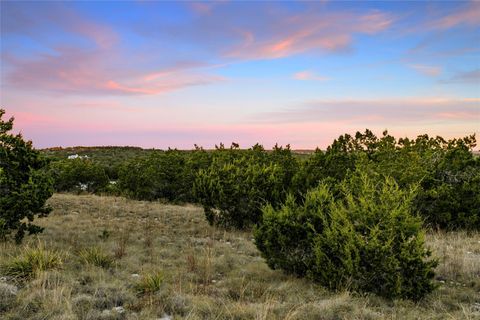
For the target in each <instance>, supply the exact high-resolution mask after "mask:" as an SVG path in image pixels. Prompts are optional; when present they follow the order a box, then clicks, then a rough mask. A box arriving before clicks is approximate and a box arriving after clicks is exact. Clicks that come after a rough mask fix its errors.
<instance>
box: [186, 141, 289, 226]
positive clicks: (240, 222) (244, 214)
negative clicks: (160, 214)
mask: <svg viewBox="0 0 480 320" xmlns="http://www.w3.org/2000/svg"><path fill="white" fill-rule="evenodd" d="M296 168H297V164H296V160H295V158H294V157H293V156H292V153H291V151H290V148H289V147H287V148H282V147H278V146H275V148H274V149H273V151H271V152H267V151H265V150H264V149H263V147H262V146H260V145H255V146H253V147H252V148H251V149H249V150H247V151H245V152H240V150H238V149H237V148H235V147H233V146H232V147H231V148H230V149H225V148H223V147H221V148H218V149H217V151H216V152H215V153H214V154H213V160H212V163H211V165H210V166H209V167H208V168H206V169H202V170H200V171H199V172H198V174H197V178H196V180H195V184H194V194H195V196H196V199H197V200H198V202H199V203H200V204H202V205H203V207H204V209H205V215H206V217H207V220H208V221H209V222H210V224H217V225H221V226H224V227H234V228H240V229H243V228H248V227H250V226H252V225H253V224H255V223H257V222H258V221H259V220H260V217H261V207H262V206H263V205H264V204H266V203H270V204H272V205H275V204H278V203H280V202H282V201H283V200H284V199H285V197H286V194H287V191H288V190H289V189H290V188H291V181H292V178H293V176H294V174H295V171H296Z"/></svg>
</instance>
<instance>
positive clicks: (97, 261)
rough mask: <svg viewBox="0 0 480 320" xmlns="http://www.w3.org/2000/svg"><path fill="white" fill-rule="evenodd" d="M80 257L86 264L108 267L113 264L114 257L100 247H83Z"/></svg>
mask: <svg viewBox="0 0 480 320" xmlns="http://www.w3.org/2000/svg"><path fill="white" fill-rule="evenodd" d="M79 256H80V258H81V259H82V261H83V262H84V263H85V264H89V265H93V266H97V267H100V268H104V269H108V268H111V267H112V266H113V262H114V261H113V258H112V257H111V256H109V255H107V254H106V253H105V252H104V251H103V250H102V249H101V248H99V247H90V248H85V249H82V250H81V251H80V253H79Z"/></svg>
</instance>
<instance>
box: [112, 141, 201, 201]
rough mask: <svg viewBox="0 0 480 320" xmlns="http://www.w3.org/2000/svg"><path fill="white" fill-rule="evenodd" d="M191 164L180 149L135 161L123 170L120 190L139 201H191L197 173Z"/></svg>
mask: <svg viewBox="0 0 480 320" xmlns="http://www.w3.org/2000/svg"><path fill="white" fill-rule="evenodd" d="M190 163H191V162H188V161H187V156H186V154H185V153H183V152H180V151H177V150H169V151H167V152H154V153H152V154H150V155H149V156H147V157H142V158H136V159H133V160H131V161H128V162H127V163H125V164H124V165H123V166H122V167H121V169H120V172H119V180H118V188H119V190H121V192H122V193H123V194H125V195H126V196H128V197H131V198H135V199H140V200H157V199H165V200H168V201H192V195H191V189H192V184H193V179H194V174H193V173H192V172H190V171H191V170H190V166H189V165H188V164H190ZM200 164H201V163H200V162H199V163H196V164H195V165H200Z"/></svg>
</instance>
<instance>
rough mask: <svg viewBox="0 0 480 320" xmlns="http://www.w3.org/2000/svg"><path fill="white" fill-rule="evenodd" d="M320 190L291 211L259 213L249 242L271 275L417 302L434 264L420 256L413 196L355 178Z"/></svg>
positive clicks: (287, 207) (387, 182) (289, 203)
mask: <svg viewBox="0 0 480 320" xmlns="http://www.w3.org/2000/svg"><path fill="white" fill-rule="evenodd" d="M338 188H339V190H340V196H337V197H335V196H334V193H333V192H332V191H331V187H330V186H329V185H328V184H326V183H321V184H320V185H319V186H317V187H316V188H314V189H312V190H310V191H309V192H307V194H306V195H305V199H304V201H303V202H302V203H300V204H298V203H297V201H295V199H294V197H293V196H289V197H288V199H287V200H286V202H285V203H284V204H283V206H282V207H281V208H280V209H275V208H274V207H272V206H271V205H267V206H265V207H264V208H263V221H262V223H260V224H259V225H258V227H257V228H256V229H255V242H256V245H257V247H258V248H259V250H260V251H261V252H262V254H263V256H264V257H265V258H266V260H267V263H268V264H269V266H270V267H272V268H274V269H283V270H285V271H286V272H288V273H293V274H296V275H299V276H308V277H310V278H312V279H314V280H315V281H318V282H320V283H321V284H323V285H325V286H327V287H329V288H332V289H341V288H351V289H356V290H361V291H368V292H374V293H376V294H379V295H382V296H386V297H391V298H393V297H401V298H410V299H420V298H422V297H423V296H424V295H425V294H427V293H429V292H430V291H432V290H433V288H434V286H433V284H432V281H431V280H432V278H433V268H434V267H435V266H436V262H435V261H434V260H430V259H429V255H430V252H429V251H427V250H426V249H425V248H424V239H423V232H422V230H421V225H422V223H421V220H420V219H419V218H417V217H416V216H414V215H413V214H412V212H411V208H412V201H413V197H414V193H413V191H412V190H402V189H400V188H399V187H398V185H397V183H396V182H395V181H394V180H393V179H391V178H383V177H375V178H370V177H369V176H368V174H366V173H365V172H363V171H355V172H354V173H353V174H351V175H349V176H348V177H347V178H346V179H345V180H343V181H342V182H341V183H340V184H339V186H338Z"/></svg>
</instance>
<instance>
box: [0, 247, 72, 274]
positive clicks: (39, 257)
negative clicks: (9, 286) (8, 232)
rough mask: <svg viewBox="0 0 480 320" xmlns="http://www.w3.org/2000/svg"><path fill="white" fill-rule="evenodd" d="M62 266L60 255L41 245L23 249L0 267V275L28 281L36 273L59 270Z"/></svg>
mask: <svg viewBox="0 0 480 320" xmlns="http://www.w3.org/2000/svg"><path fill="white" fill-rule="evenodd" d="M62 264H63V261H62V257H61V255H60V253H58V252H56V251H51V250H47V249H45V248H44V246H43V245H38V246H37V247H34V248H32V247H25V248H24V249H23V251H22V252H21V253H20V254H19V255H18V256H16V257H13V258H12V259H10V260H9V261H7V262H6V263H4V264H3V265H2V266H1V270H2V273H3V274H4V275H6V276H10V277H14V278H17V279H30V278H32V277H34V276H35V275H37V274H38V272H41V271H46V270H49V269H56V268H60V267H61V266H62Z"/></svg>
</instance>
